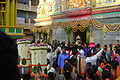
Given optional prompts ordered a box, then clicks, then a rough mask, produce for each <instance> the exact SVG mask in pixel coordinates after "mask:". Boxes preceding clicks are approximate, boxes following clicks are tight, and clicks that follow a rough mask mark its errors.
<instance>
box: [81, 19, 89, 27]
mask: <svg viewBox="0 0 120 80" xmlns="http://www.w3.org/2000/svg"><path fill="white" fill-rule="evenodd" d="M90 22H91V20H86V21H82V20H81V21H79V24H80V25H81V26H82V27H88V26H89V25H90Z"/></svg>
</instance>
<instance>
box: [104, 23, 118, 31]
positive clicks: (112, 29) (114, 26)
mask: <svg viewBox="0 0 120 80" xmlns="http://www.w3.org/2000/svg"><path fill="white" fill-rule="evenodd" d="M106 27H107V30H108V31H110V32H115V31H117V30H119V29H120V25H118V24H115V25H111V24H106Z"/></svg>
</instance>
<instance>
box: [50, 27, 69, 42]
mask: <svg viewBox="0 0 120 80" xmlns="http://www.w3.org/2000/svg"><path fill="white" fill-rule="evenodd" d="M52 37H53V40H59V41H60V42H62V41H65V42H68V35H67V33H66V31H65V29H62V28H58V29H53V32H52Z"/></svg>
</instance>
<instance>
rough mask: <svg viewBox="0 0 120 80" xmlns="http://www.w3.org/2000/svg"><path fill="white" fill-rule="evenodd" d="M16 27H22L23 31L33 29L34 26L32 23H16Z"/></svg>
mask: <svg viewBox="0 0 120 80" xmlns="http://www.w3.org/2000/svg"><path fill="white" fill-rule="evenodd" d="M17 26H23V27H24V29H30V28H32V27H34V24H33V23H17Z"/></svg>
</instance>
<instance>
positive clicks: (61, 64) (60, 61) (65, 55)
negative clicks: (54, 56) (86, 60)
mask: <svg viewBox="0 0 120 80" xmlns="http://www.w3.org/2000/svg"><path fill="white" fill-rule="evenodd" d="M69 57H70V55H69V54H68V53H66V51H65V49H62V53H61V54H59V57H58V66H59V67H60V70H61V74H62V73H63V71H64V69H63V67H64V60H65V59H68V58H69Z"/></svg>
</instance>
